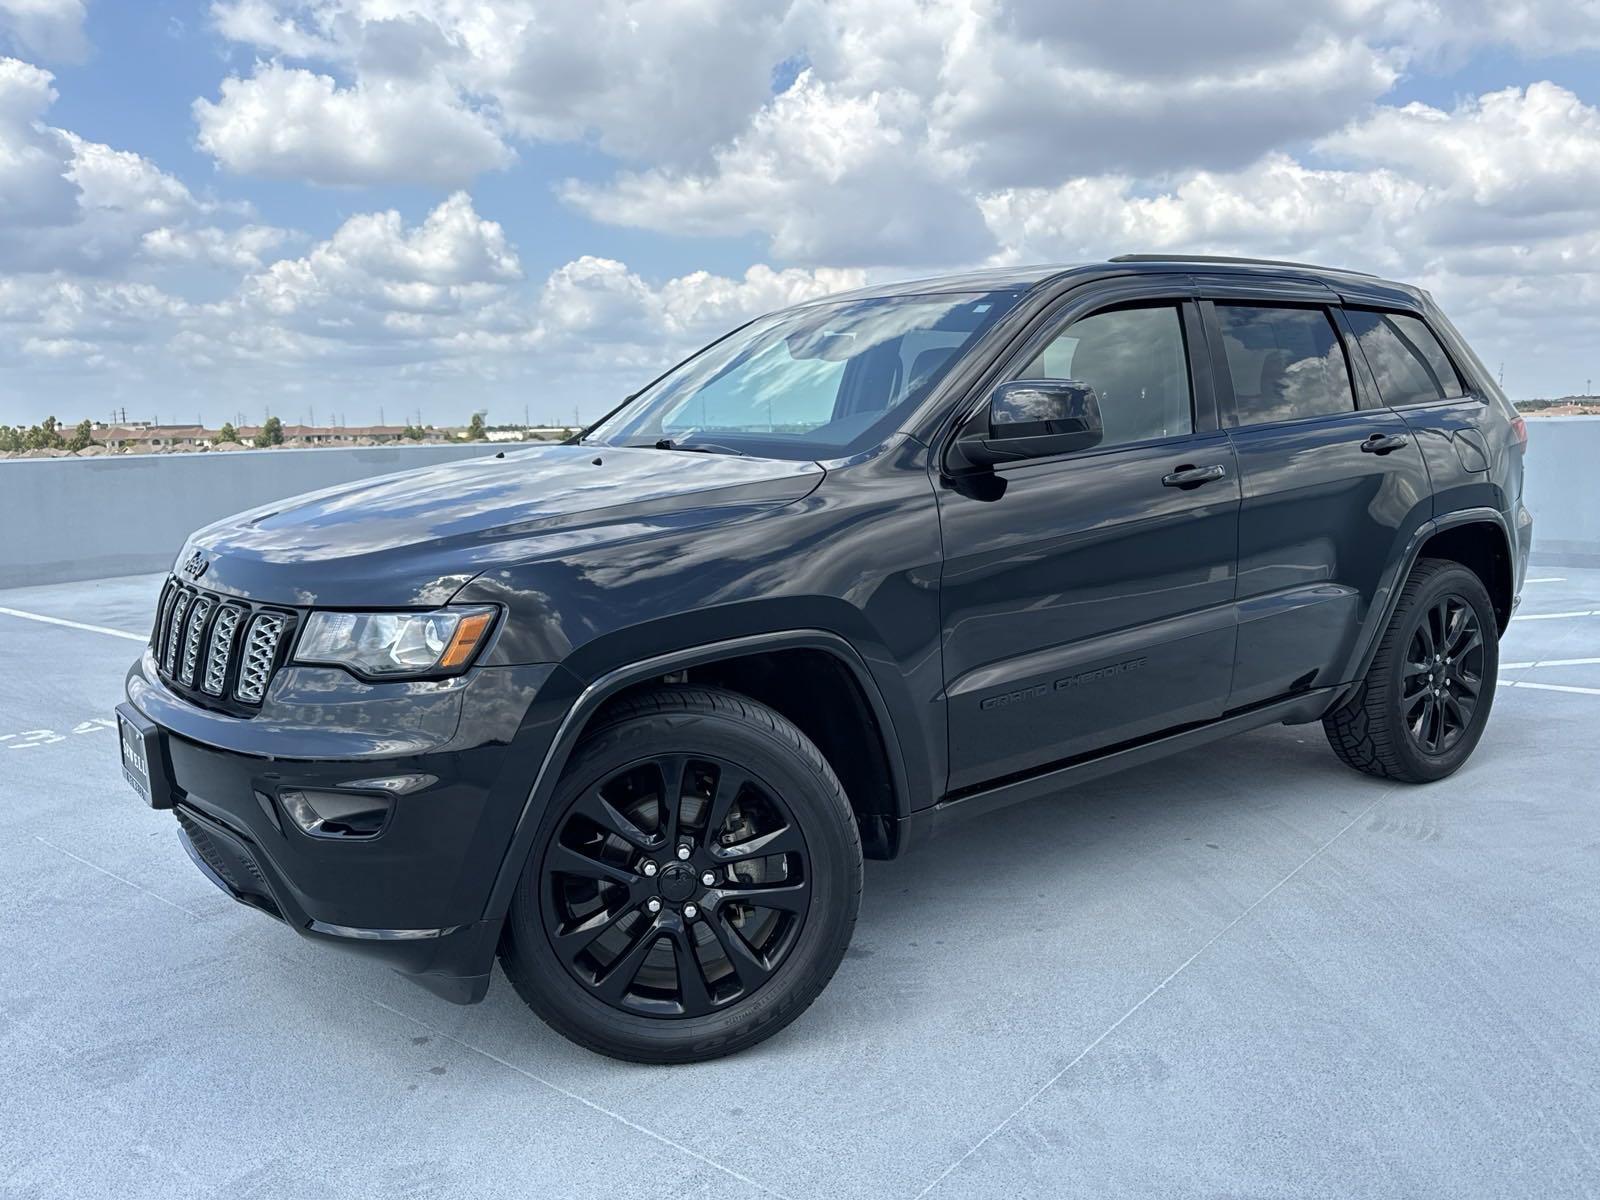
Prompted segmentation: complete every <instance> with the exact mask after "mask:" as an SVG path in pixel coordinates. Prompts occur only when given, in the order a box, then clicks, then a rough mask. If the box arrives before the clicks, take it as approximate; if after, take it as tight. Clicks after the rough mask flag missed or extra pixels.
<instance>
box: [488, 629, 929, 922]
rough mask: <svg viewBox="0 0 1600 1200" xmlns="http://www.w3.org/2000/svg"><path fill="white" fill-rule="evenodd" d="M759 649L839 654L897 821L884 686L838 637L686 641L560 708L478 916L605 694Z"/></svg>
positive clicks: (515, 863) (892, 735)
mask: <svg viewBox="0 0 1600 1200" xmlns="http://www.w3.org/2000/svg"><path fill="white" fill-rule="evenodd" d="M764 650H821V651H823V652H825V653H828V654H831V655H832V656H833V657H834V658H836V659H838V660H839V662H840V663H841V664H843V665H844V666H845V667H846V668H847V669H848V670H849V671H850V672H851V674H852V675H853V676H854V678H855V680H856V682H857V683H858V684H859V685H860V687H861V691H862V693H863V695H865V696H866V698H867V703H868V704H869V705H870V706H871V707H872V713H873V716H874V717H875V718H876V719H877V721H878V725H879V728H880V729H881V730H882V732H883V738H884V742H885V749H886V750H887V752H888V759H889V774H890V780H891V782H892V784H893V786H894V801H895V818H896V821H897V822H898V823H901V824H904V822H905V819H906V818H907V817H908V816H909V815H910V812H911V795H910V786H909V784H908V782H907V775H906V764H905V757H904V754H903V752H902V750H901V746H900V739H899V737H898V736H897V735H896V732H895V726H894V721H893V718H892V717H891V716H890V713H889V706H888V704H887V703H886V702H885V701H884V698H883V693H882V691H881V690H880V689H879V687H878V683H877V681H876V680H875V679H874V678H873V676H872V672H871V670H869V669H868V667H867V664H866V660H865V659H863V658H862V657H861V655H860V653H859V652H858V651H857V650H856V648H855V647H854V646H852V645H851V644H850V643H849V642H848V641H847V640H846V639H845V638H843V637H841V636H840V635H838V634H837V633H831V632H829V631H827V630H824V629H791V630H783V631H778V632H773V633H758V634H751V635H748V636H745V637H737V638H730V639H728V640H726V641H719V642H708V643H705V644H703V645H699V646H690V647H685V648H683V649H679V650H672V651H669V652H667V653H664V654H659V655H653V656H651V657H649V658H645V659H640V660H638V661H636V662H631V663H625V664H623V665H621V666H617V667H613V668H612V669H611V670H609V671H606V672H605V673H604V674H602V675H600V676H598V677H596V678H595V679H593V680H592V681H590V682H589V683H588V684H587V685H586V686H585V687H584V689H583V691H582V692H581V693H579V695H578V698H577V699H576V700H575V701H574V702H573V703H572V706H571V707H570V708H568V710H567V712H566V715H565V716H563V717H562V718H561V723H560V725H559V726H558V727H557V728H556V732H555V736H554V737H553V738H551V740H550V745H549V747H548V748H547V749H546V750H545V754H544V758H543V760H542V761H541V762H540V764H539V770H538V771H537V773H536V774H535V775H534V779H533V783H532V785H531V786H530V787H529V789H528V797H527V799H526V800H525V801H524V802H523V805H522V812H521V813H520V814H519V815H518V817H517V823H516V826H515V828H514V829H513V831H512V834H511V842H510V844H509V845H508V846H507V847H506V851H505V854H504V856H503V857H502V858H501V860H500V867H499V870H498V871H497V872H496V874H495V879H494V885H493V887H491V888H490V890H489V899H488V903H487V904H486V905H485V907H484V914H483V915H484V917H485V918H486V919H490V920H498V919H499V918H501V917H504V916H505V914H506V912H507V911H508V910H509V909H510V907H511V895H512V892H513V891H514V890H515V888H516V886H517V880H518V879H519V878H520V877H521V875H522V868H523V864H524V863H526V862H527V859H528V854H529V853H530V851H531V850H532V848H533V838H534V834H535V833H536V832H537V831H538V827H539V823H540V821H541V820H542V819H543V816H544V811H545V807H546V805H548V804H549V802H550V797H551V795H552V794H553V793H554V792H555V789H556V784H557V783H558V782H559V781H560V779H561V774H562V772H563V771H564V770H565V769H566V765H567V760H568V759H569V758H570V757H571V756H572V752H573V750H574V749H575V748H576V747H577V744H578V739H579V737H580V736H581V734H582V732H583V729H584V726H585V725H587V724H588V722H589V718H590V717H592V716H594V714H595V713H596V712H598V711H599V710H600V708H601V706H602V705H604V704H605V702H606V701H607V700H609V699H610V698H611V697H612V696H615V695H616V694H617V693H618V692H620V691H622V689H624V688H626V687H630V686H632V685H633V684H636V683H641V682H643V681H644V680H647V679H652V678H656V677H658V676H662V675H669V674H671V673H672V672H674V671H683V670H687V669H688V668H690V667H696V666H701V665H704V664H705V663H708V662H714V661H716V660H718V659H725V658H737V657H741V656H743V655H748V654H755V653H760V652H761V651H764Z"/></svg>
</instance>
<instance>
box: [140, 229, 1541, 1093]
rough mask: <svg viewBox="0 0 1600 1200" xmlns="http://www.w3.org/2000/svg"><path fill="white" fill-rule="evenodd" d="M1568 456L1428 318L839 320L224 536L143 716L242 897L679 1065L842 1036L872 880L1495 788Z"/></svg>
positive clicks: (210, 857) (193, 832) (856, 302)
mask: <svg viewBox="0 0 1600 1200" xmlns="http://www.w3.org/2000/svg"><path fill="white" fill-rule="evenodd" d="M1525 437H1526V433H1525V428H1524V425H1523V423H1522V421H1521V419H1520V418H1518V417H1517V415H1516V413H1515V412H1514V410H1513V409H1512V407H1511V406H1510V404H1508V403H1507V401H1506V399H1505V397H1504V396H1503V395H1502V394H1501V393H1500V391H1499V389H1498V388H1497V387H1496V386H1495V384H1494V381H1493V380H1492V379H1491V378H1490V376H1489V373H1488V372H1487V371H1485V370H1484V368H1483V364H1482V363H1480V362H1479V361H1478V359H1477V358H1476V357H1475V356H1474V355H1473V353H1472V351H1471V350H1469V349H1468V348H1467V346H1466V344H1465V343H1464V342H1463V341H1462V340H1461V338H1460V336H1459V335H1458V334H1457V333H1456V331H1455V330H1454V329H1453V328H1452V327H1451V325H1450V323H1449V322H1448V321H1447V320H1446V319H1445V318H1444V316H1443V315H1442V314H1441V313H1440V312H1439V310H1438V309H1437V308H1436V307H1435V306H1434V304H1433V302H1432V301H1431V300H1430V299H1429V297H1428V296H1427V295H1426V294H1424V293H1422V292H1419V291H1417V290H1416V289H1414V288H1410V287H1406V286H1404V285H1401V284H1396V283H1389V282H1385V281H1383V280H1379V279H1375V278H1372V277H1371V276H1367V275H1359V274H1354V273H1351V272H1344V271H1330V270H1322V269H1319V268H1314V267H1306V266H1301V265H1296V264H1292V263H1269V262H1253V261H1252V262H1242V261H1237V260H1216V259H1177V258H1170V257H1169V258H1149V257H1144V256H1129V257H1124V258H1119V259H1114V260H1112V261H1110V262H1105V263H1100V264H1096V265H1089V266H1076V267H1071V268H1038V269H1032V270H1011V271H1001V272H989V273H983V274H976V275H966V276H960V277H952V278H944V279H933V280H924V281H920V282H916V283H905V284H898V285H895V286H891V287H882V288H876V289H871V290H867V291H863V292H857V293H853V294H850V295H846V296H838V297H834V298H831V299H826V300H819V301H815V302H812V303H808V304H803V305H800V306H798V307H796V308H792V309H789V310H787V311H785V312H781V313H777V314H774V315H772V316H768V317H764V318H762V319H760V320H757V321H754V322H752V323H750V324H749V325H746V326H744V327H743V328H741V329H739V330H736V331H735V332H733V333H730V334H729V335H728V336H726V337H725V338H723V339H721V340H720V341H718V342H716V343H714V344H712V345H711V346H709V347H707V348H706V349H705V350H703V351H701V352H700V353H699V354H697V355H695V356H694V357H692V358H690V359H689V360H687V361H686V362H684V363H682V364H680V365H679V366H677V367H675V368H674V369H673V370H671V371H669V372H667V373H666V374H665V375H663V376H662V377H660V378H659V379H657V380H655V381H654V382H653V383H651V384H650V385H649V386H647V387H646V388H644V389H643V390H642V391H641V392H639V393H638V394H637V395H636V396H634V397H631V398H630V399H629V400H628V401H627V402H626V403H625V404H623V405H622V406H621V407H620V408H618V409H617V410H616V411H615V412H613V413H611V414H610V415H609V416H607V417H606V418H605V419H604V420H602V421H601V422H600V423H599V424H598V425H596V426H595V427H593V428H592V429H590V430H588V431H587V432H586V433H585V434H584V435H583V436H581V437H579V438H576V439H575V440H573V441H572V442H570V443H568V444H565V445H561V446H552V447H546V448H542V449H534V450H528V451H525V452H520V453H510V454H506V455H503V456H502V455H496V456H494V457H493V458H484V459H478V460H474V461H470V462H465V463H459V464H456V465H453V466H449V467H442V468H436V469H431V470H424V471H417V472H409V473H406V474H402V475H396V476H391V477H388V478H384V479H379V480H375V481H368V482H364V483H358V484H351V485H343V486H340V487H337V488H333V489H330V490H328V491H324V492H320V493H316V494H314V495H310V496H304V497H300V498H298V499H295V500H291V501H285V502H283V503H279V504H274V505H270V506H268V507H265V508H261V509H258V510H255V511H253V512H247V513H243V514H241V515H239V516H237V517H234V518H230V519H229V520H225V521H222V522H219V523H217V524H215V525H212V526H209V527H208V528H205V529H202V530H200V531H199V532H197V533H196V534H194V535H193V536H192V537H191V538H190V539H189V541H188V543H187V544H186V545H185V546H184V547H183V549H182V551H181V553H180V554H179V556H178V558H177V559H176V562H175V565H174V571H173V574H172V577H171V579H170V581H169V582H168V583H167V585H166V587H165V589H164V590H163V592H162V595H161V597H160V600H159V603H158V606H157V613H156V619H155V626H154V630H153V633H152V636H151V639H150V645H149V647H148V649H147V650H146V651H145V653H144V655H143V657H142V658H141V659H140V661H139V662H137V663H136V664H134V666H133V668H132V670H131V671H130V672H129V674H128V678H127V697H126V701H125V702H124V703H123V704H121V705H120V706H119V707H118V714H119V717H120V719H121V729H122V744H123V761H124V767H125V769H126V772H127V774H128V777H129V779H130V780H131V781H132V782H133V784H134V786H135V787H136V788H138V789H139V791H140V792H141V793H142V794H143V795H144V796H145V797H146V798H147V799H148V801H149V802H150V803H151V804H152V805H153V806H155V807H157V808H163V809H171V810H173V812H174V813H175V815H176V818H177V825H178V828H179V831H180V834H181V838H182V842H183V845H184V847H185V848H186V850H187V851H188V853H189V854H190V855H191V856H192V857H193V858H194V861H195V862H196V864H197V865H198V866H199V868H200V869H201V870H202V871H204V872H205V873H206V874H207V875H208V876H209V877H210V878H211V879H212V880H213V881H214V882H215V883H216V884H217V885H218V886H219V887H222V888H224V889H225V890H227V891H228V892H229V893H230V894H232V895H233V896H235V897H236V898H238V899H239V900H241V901H243V902H244V903H246V904H250V905H253V906H254V907H256V908H258V909H261V910H262V911H264V912H266V913H268V914H270V915H272V916H274V917H277V918H279V919H280V920H282V921H284V922H286V923H287V924H289V925H290V926H292V927H293V928H294V929H295V930H297V931H298V932H300V933H302V934H304V935H306V936H308V937H311V938H315V939H318V940H321V941H324V942H326V943H328V944H330V945H334V946H339V947H342V948H345V949H347V950H351V951H355V952H358V953H362V954H366V955H369V956H371V957H373V958H376V959H378V960H380V961H382V962H385V963H387V964H389V965H390V966H392V967H394V968H395V969H397V970H399V971H401V972H402V973H404V974H406V975H408V976H410V977H412V978H413V979H415V980H416V981H417V982H419V983H421V984H423V985H424V986H426V987H428V988H430V989H432V990H433V991H435V992H437V993H439V994H440V995H443V996H446V997H449V998H450V999H453V1000H456V1001H459V1002H462V1003H470V1002H473V1001H476V1000H478V999H480V998H481V997H482V996H483V994H484V992H485V990H486V989H487V987H488V986H489V981H490V973H491V968H492V967H493V964H494V960H495V958H496V956H497V955H498V956H499V958H500V960H501V962H502V963H503V964H504V967H505V971H506V974H507V975H508V976H509V977H510V979H511V982H512V983H513V984H514V985H515V986H516V988H517V989H518V991H519V992H520V993H521V994H522V995H523V997H524V998H525V999H526V1000H527V1001H528V1003H529V1004H530V1005H532V1007H533V1008H534V1010H535V1011H536V1012H538V1014H539V1015H540V1016H541V1017H543V1018H544V1019H545V1020H546V1021H548V1022H549V1023H550V1024H551V1025H553V1026H554V1027H555V1028H557V1029H559V1030H560V1031H561V1032H563V1033H565V1034H567V1035H568V1036H569V1037H572V1038H573V1039H575V1040H577V1041H579V1042H581V1043H583V1044H584V1045H586V1046H589V1047H592V1048H593V1049H596V1050H599V1051H601V1052H603V1053H606V1054H612V1055H616V1056H619V1057H625V1058H632V1059H639V1060H646V1061H658V1062H665V1061H682V1060H689V1059H698V1058H705V1057H710V1056H713V1055H716V1054H722V1053H727V1052H729V1051H733V1050H737V1049H739V1048H741V1047H744V1046H748V1045H751V1044H752V1043H754V1042H756V1041H759V1040H760V1039H762V1038H764V1037H767V1036H769V1035H770V1034H772V1033H773V1032H775V1031H776V1030H778V1029H780V1028H781V1027H782V1026H784V1025H785V1024H787V1023H788V1022H789V1021H791V1020H792V1019H793V1018H794V1017H796V1016H797V1015H798V1014H799V1013H800V1012H802V1011H803V1010H804V1009H805V1008H806V1006H807V1005H808V1004H810V1003H811V1001H812V1000H813V999H815V998H816V996H817V995H818V993H819V992H821V990H822V989H823V987H824V986H825V985H826V983H827V982H828V980H829V978H830V977H831V976H832V975H833V972H834V970H835V968H836V967H837V966H838V963H839V961H840V958H841V956H842V955H843V953H844V950H845V947H846V945H847V943H848V941H849V939H850V935H851V930H852V928H853V926H854V924H855V920H856V911H857V903H858V899H859V895H860V890H861V886H862V859H863V857H867V858H888V857H892V856H895V855H898V854H902V853H904V852H905V851H906V850H907V848H908V847H911V846H914V845H915V844H916V843H917V842H918V841H919V840H920V839H922V838H923V837H926V836H927V835H928V834H930V833H933V832H935V831H937V830H938V829H940V828H942V827H944V826H946V825H947V824H949V823H950V822H952V821H955V820H957V819H958V818H973V817H978V818H981V817H982V816H983V815H984V814H986V813H988V812H990V811H992V810H994V809H995V808H997V807H999V806H1001V805H1004V804H1010V803H1013V802H1016V801H1019V800H1026V799H1030V798H1034V797H1042V796H1054V795H1056V794H1058V793H1059V792H1061V790H1062V789H1063V788H1064V787H1065V786H1066V785H1067V784H1070V783H1072V782H1074V781H1076V780H1080V779H1084V778H1088V777H1091V776H1095V775H1100V774H1104V773H1106V772H1109V771H1113V770H1117V769H1119V768H1121V767H1124V766H1128V765H1130V764H1133V763H1138V762H1142V761H1145V760H1147V759H1150V758H1152V757H1154V756H1157V755H1164V754H1170V753H1173V752H1175V751H1179V750H1184V749H1188V748H1192V747H1195V746H1198V745H1201V744H1203V743H1205V742H1207V741H1210V740H1212V739H1214V738H1218V737H1222V736H1225V735H1228V734H1232V733H1237V732H1240V731H1242V730H1247V729H1252V728H1255V727H1258V726H1262V725H1267V724H1271V723H1277V722H1287V723H1302V722H1311V721H1319V720H1320V721H1321V722H1322V723H1323V725H1324V727H1325V728H1326V730H1327V732H1328V736H1329V739H1330V741H1331V742H1332V744H1333V749H1334V752H1335V753H1336V754H1338V755H1339V757H1340V758H1342V759H1343V760H1344V761H1345V762H1347V763H1349V764H1350V765H1351V766H1353V767H1355V768H1357V769H1358V770H1361V771H1365V772H1368V773H1369V774H1373V775H1378V776H1383V777H1386V778H1390V779H1396V780H1405V781H1410V782H1419V783H1421V782H1427V781H1430V780H1437V779H1440V778H1443V777H1444V776H1446V775H1449V774H1450V773H1451V772H1452V771H1454V770H1456V769H1457V768H1458V767H1459V766H1460V765H1461V764H1462V762H1463V761H1464V760H1465V759H1466V758H1467V756H1468V755H1469V754H1471V753H1472V750H1473V747H1474V746H1475V745H1476V744H1477V742H1478V739H1479V736H1480V735H1481V733H1482V732H1483V728H1484V723H1485V721H1486V720H1487V719H1488V715H1489V708H1490V704H1491V702H1492V700H1493V697H1494V687H1495V674H1496V666H1497V646H1498V639H1499V636H1500V634H1501V633H1502V632H1503V631H1504V630H1505V628H1506V624H1507V622H1508V621H1509V620H1510V619H1511V612H1512V609H1513V607H1514V606H1515V604H1516V599H1517V593H1518V588H1519V585H1520V581H1521V579H1522V577H1523V573H1524V568H1525V563H1526V559H1527V552H1528V544H1529V535H1530V522H1529V518H1528V514H1527V511H1526V510H1525V509H1524V507H1523V505H1522V500H1521V497H1522V472H1523V451H1524V441H1525Z"/></svg>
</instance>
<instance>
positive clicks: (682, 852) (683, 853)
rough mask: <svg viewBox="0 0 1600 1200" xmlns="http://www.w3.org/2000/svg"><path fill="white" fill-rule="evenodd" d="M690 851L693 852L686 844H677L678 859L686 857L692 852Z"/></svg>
mask: <svg viewBox="0 0 1600 1200" xmlns="http://www.w3.org/2000/svg"><path fill="white" fill-rule="evenodd" d="M692 853H694V851H692V850H690V849H689V847H687V846H679V847H678V857H679V858H680V859H685V858H688V857H689V855H690V854H692Z"/></svg>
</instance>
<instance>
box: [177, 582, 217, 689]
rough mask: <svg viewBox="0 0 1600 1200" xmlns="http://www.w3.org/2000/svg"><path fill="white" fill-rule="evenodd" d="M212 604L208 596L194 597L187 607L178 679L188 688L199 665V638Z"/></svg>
mask: <svg viewBox="0 0 1600 1200" xmlns="http://www.w3.org/2000/svg"><path fill="white" fill-rule="evenodd" d="M213 607H214V603H213V601H212V600H211V598H210V597H209V596H196V597H195V600H194V603H192V604H191V605H189V620H188V623H187V624H186V626H185V628H184V634H183V671H182V672H181V674H180V675H179V678H180V679H182V680H183V682H184V683H185V684H186V685H188V686H189V687H193V686H194V673H195V668H196V667H198V666H199V665H200V638H201V635H202V634H204V633H205V629H206V618H208V617H209V616H210V615H211V609H212V608H213Z"/></svg>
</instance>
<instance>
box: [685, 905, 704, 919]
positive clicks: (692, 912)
mask: <svg viewBox="0 0 1600 1200" xmlns="http://www.w3.org/2000/svg"><path fill="white" fill-rule="evenodd" d="M699 915H700V910H699V909H698V908H696V907H695V906H694V905H692V904H685V905H684V906H683V919H684V920H686V921H692V920H694V919H695V918H696V917H698V916H699Z"/></svg>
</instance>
